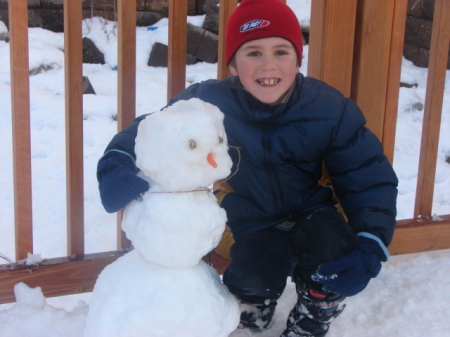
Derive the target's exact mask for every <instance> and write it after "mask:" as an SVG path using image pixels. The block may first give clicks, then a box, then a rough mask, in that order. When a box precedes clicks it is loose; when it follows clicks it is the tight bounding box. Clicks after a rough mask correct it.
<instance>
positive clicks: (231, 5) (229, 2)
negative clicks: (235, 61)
mask: <svg viewBox="0 0 450 337" xmlns="http://www.w3.org/2000/svg"><path fill="white" fill-rule="evenodd" d="M236 5H237V0H220V10H219V51H218V63H217V78H218V79H221V78H225V77H227V76H228V75H230V71H229V70H228V65H227V62H226V60H225V31H226V26H227V21H228V18H229V17H230V15H231V13H232V12H233V10H234V9H235V8H236Z"/></svg>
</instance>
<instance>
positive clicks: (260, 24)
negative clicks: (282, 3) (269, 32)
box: [240, 20, 270, 32]
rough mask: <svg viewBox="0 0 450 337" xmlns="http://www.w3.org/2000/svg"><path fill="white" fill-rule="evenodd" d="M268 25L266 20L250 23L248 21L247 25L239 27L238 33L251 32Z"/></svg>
mask: <svg viewBox="0 0 450 337" xmlns="http://www.w3.org/2000/svg"><path fill="white" fill-rule="evenodd" d="M268 25H270V21H267V20H252V21H249V22H247V23H244V24H243V25H242V26H241V29H240V31H241V32H245V31H247V30H252V29H256V28H262V27H266V26H268Z"/></svg>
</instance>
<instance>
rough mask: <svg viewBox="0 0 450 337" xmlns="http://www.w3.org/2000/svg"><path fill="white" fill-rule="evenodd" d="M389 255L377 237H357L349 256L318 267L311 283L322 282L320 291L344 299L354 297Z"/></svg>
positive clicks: (361, 234) (364, 235) (363, 234)
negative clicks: (344, 297) (354, 246)
mask: <svg viewBox="0 0 450 337" xmlns="http://www.w3.org/2000/svg"><path fill="white" fill-rule="evenodd" d="M388 258H389V252H388V251H387V249H386V247H385V245H384V244H383V243H382V242H381V240H380V239H379V238H377V237H376V236H374V235H372V234H369V233H360V234H358V244H357V245H356V248H355V249H354V250H353V251H352V252H351V253H349V254H347V255H345V256H343V257H341V258H340V259H338V260H335V261H331V262H327V263H324V264H322V265H320V266H319V267H318V268H317V271H316V273H315V274H313V275H312V276H311V278H312V279H313V281H316V282H320V283H322V284H323V285H324V286H323V290H325V291H330V292H333V293H336V294H340V295H343V296H353V295H356V294H357V293H359V292H360V291H362V290H363V289H364V288H366V286H367V284H368V283H369V281H370V279H371V278H372V277H376V276H377V275H378V273H379V272H380V270H381V261H387V260H388Z"/></svg>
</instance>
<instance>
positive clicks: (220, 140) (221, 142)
mask: <svg viewBox="0 0 450 337" xmlns="http://www.w3.org/2000/svg"><path fill="white" fill-rule="evenodd" d="M219 144H223V138H222V137H220V136H219Z"/></svg>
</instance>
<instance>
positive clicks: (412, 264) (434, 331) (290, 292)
mask: <svg viewBox="0 0 450 337" xmlns="http://www.w3.org/2000/svg"><path fill="white" fill-rule="evenodd" d="M309 3H310V1H308V0H303V1H299V0H295V1H293V0H291V1H289V0H288V4H289V5H290V6H291V7H292V8H293V9H294V11H295V12H296V13H297V15H298V17H299V19H300V21H301V23H302V24H303V25H307V24H308V22H309V14H308V4H309ZM202 20H203V17H191V18H189V22H191V23H193V24H198V25H201V23H202ZM155 26H157V27H158V29H156V30H147V29H146V28H145V27H141V28H138V29H137V97H136V102H137V107H136V108H137V114H138V115H140V114H143V113H147V112H151V111H154V110H157V109H159V108H160V107H162V106H163V105H164V104H165V102H166V97H165V94H162V93H165V92H166V83H167V79H166V76H167V73H166V69H163V68H150V67H147V65H146V64H147V60H148V55H149V54H150V51H151V48H152V45H153V44H154V43H155V42H162V43H166V42H167V20H162V21H160V22H159V23H158V24H156V25H155ZM4 29H5V27H4V25H2V22H0V32H1V31H2V30H4ZM112 29H113V28H112V25H111V24H110V23H109V24H108V25H106V26H105V25H101V24H100V22H99V20H98V19H96V20H93V21H92V22H89V24H86V25H85V26H84V34H85V35H86V36H88V37H90V38H91V39H92V40H93V41H94V42H95V43H96V44H97V46H98V47H99V48H100V50H101V51H102V52H104V54H105V59H106V62H107V64H105V65H94V64H85V65H83V74H84V75H85V76H88V77H89V79H90V81H91V83H92V85H93V87H94V89H95V91H96V95H85V96H84V127H85V131H84V158H85V167H84V169H85V171H84V174H85V176H84V178H85V222H86V234H85V235H86V252H88V253H92V252H99V251H109V250H114V249H115V239H116V237H115V235H116V231H115V219H116V217H115V215H109V214H107V213H106V212H105V211H104V210H103V208H102V206H101V204H100V200H99V196H98V191H97V182H96V178H95V171H96V164H97V160H98V158H99V157H100V156H101V154H102V152H103V150H104V148H105V146H106V145H107V143H108V142H109V140H110V139H111V137H112V136H113V135H114V134H115V132H116V122H115V121H114V116H115V115H116V96H117V72H116V71H114V70H113V68H114V66H116V64H117V63H116V61H117V54H116V51H115V47H116V36H115V35H114V34H113V33H111V30H112ZM105 30H106V31H107V32H109V33H110V34H106V33H105ZM29 46H30V70H31V69H36V68H38V67H40V66H42V65H46V66H48V67H47V68H49V70H47V71H44V72H42V73H39V74H37V75H34V76H31V77H30V86H31V132H32V165H33V195H34V196H38V197H37V198H35V199H34V200H33V223H34V247H35V253H38V254H41V256H42V257H43V258H50V257H58V256H64V255H65V254H66V205H65V164H64V163H65V135H64V132H65V126H64V68H63V67H64V56H63V52H62V49H63V46H64V43H63V35H62V34H59V33H53V32H49V31H46V30H42V29H39V28H33V29H29ZM307 53H308V47H307V46H306V47H305V59H304V62H303V65H302V68H301V72H302V73H306V67H307ZM0 60H1V62H0V102H1V104H0V172H1V175H0V205H1V206H0V233H2V235H0V254H2V255H4V256H6V257H8V258H10V259H11V260H14V240H13V237H14V227H13V223H14V219H13V215H14V211H13V207H14V206H13V205H14V201H13V192H12V191H13V188H12V180H13V178H12V163H11V153H12V141H11V108H10V103H11V98H10V69H9V45H8V44H7V43H5V42H3V41H0ZM216 67H217V66H216V65H215V64H205V63H201V64H196V65H193V66H189V67H188V69H187V82H189V83H192V82H197V81H201V80H205V79H208V78H214V77H215V76H216ZM448 75H449V72H447V79H446V88H447V90H446V92H445V97H444V110H443V116H442V131H441V134H440V147H439V154H438V163H437V173H436V186H435V196H434V203H433V213H436V214H450V193H449V187H450V164H449V163H448V162H446V158H448V157H449V156H450V134H449V133H448V132H444V131H443V130H448V129H449V127H450V91H449V88H450V76H448ZM426 79H427V69H423V68H417V67H415V66H414V65H413V64H412V63H411V62H409V61H406V60H404V61H403V67H402V81H403V82H408V83H416V84H417V87H413V88H401V90H400V102H399V116H398V125H397V137H396V146H395V157H394V168H395V170H396V172H397V174H398V177H399V179H400V185H399V199H398V210H399V216H398V219H405V218H411V217H412V212H413V205H414V198H415V189H416V180H417V166H418V156H419V149H420V138H419V137H420V133H421V128H422V120H423V105H424V101H425V88H426ZM449 254H450V251H449V250H443V251H437V252H428V253H421V254H410V255H402V256H395V257H393V258H391V260H390V261H389V262H388V263H386V264H385V266H384V268H383V270H382V272H381V274H380V275H379V277H378V278H377V279H375V280H374V281H373V282H371V284H370V285H369V287H368V288H367V290H366V291H364V292H363V293H361V294H360V295H358V296H356V297H353V298H350V299H348V300H347V303H348V307H347V309H346V310H345V311H344V313H343V314H342V315H341V316H340V317H339V318H338V319H337V320H336V321H335V322H334V323H333V325H332V329H331V332H330V334H329V336H330V337H337V336H377V337H378V336H402V337H403V336H407V337H415V336H417V337H418V336H431V337H441V336H442V337H443V336H448V335H449V333H448V331H450V321H449V320H448V317H445V316H444V315H446V313H448V312H450V304H449V303H450V278H449V275H450V255H449ZM2 263H3V262H2ZM17 294H18V298H17V303H16V304H9V305H2V306H0V336H2V337H4V336H27V337H28V336H46V337H49V336H50V337H53V336H55V337H56V336H74V337H75V336H81V335H82V329H83V324H84V318H85V315H86V312H87V309H88V303H89V298H90V294H83V295H79V296H67V297H60V298H51V299H45V298H43V297H42V296H41V295H40V294H39V290H38V289H36V290H30V289H27V287H26V286H24V285H20V286H18V288H17ZM79 301H81V302H79ZM294 301H295V296H294V288H293V286H292V284H289V285H288V287H287V289H286V292H285V294H284V295H283V297H282V299H281V300H280V304H279V307H278V310H277V312H276V317H275V324H274V326H273V328H272V329H270V330H269V331H267V332H266V333H262V334H258V336H260V337H269V336H270V337H272V336H275V337H276V336H279V333H280V332H281V331H282V330H283V325H284V323H285V319H286V316H287V315H288V312H289V310H290V308H291V307H292V305H293V303H294ZM10 329H11V330H10ZM232 336H233V337H243V336H251V334H250V333H248V332H245V331H237V332H235V333H233V334H232Z"/></svg>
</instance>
